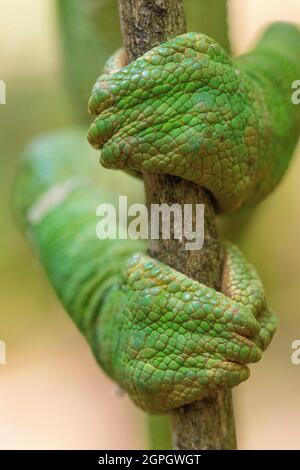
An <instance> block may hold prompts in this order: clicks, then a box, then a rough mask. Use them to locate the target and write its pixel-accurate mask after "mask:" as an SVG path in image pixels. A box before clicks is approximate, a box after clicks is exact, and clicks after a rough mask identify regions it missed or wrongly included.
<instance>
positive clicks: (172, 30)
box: [119, 0, 236, 450]
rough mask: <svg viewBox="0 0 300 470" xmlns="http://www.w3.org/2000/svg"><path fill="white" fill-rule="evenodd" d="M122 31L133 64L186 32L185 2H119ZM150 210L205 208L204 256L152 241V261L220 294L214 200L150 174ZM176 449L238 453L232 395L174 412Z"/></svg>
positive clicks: (225, 392)
mask: <svg viewBox="0 0 300 470" xmlns="http://www.w3.org/2000/svg"><path fill="white" fill-rule="evenodd" d="M119 11H120V19H121V29H122V33H123V41H124V46H125V49H126V52H127V56H128V59H129V61H131V60H134V59H136V58H137V57H139V56H140V55H142V54H144V53H145V52H146V51H148V50H149V49H151V48H152V47H154V46H156V45H158V44H160V43H161V42H163V41H166V40H167V39H170V38H172V37H175V36H177V35H178V34H182V33H184V32H185V15H184V8H183V0H119ZM144 182H145V193H146V200H147V203H148V204H149V205H150V204H161V203H167V204H173V203H179V204H180V205H181V206H182V208H183V205H184V204H193V206H194V205H195V204H201V203H202V204H204V205H205V241H204V246H203V248H202V249H201V250H197V251H186V250H185V242H186V240H185V239H182V240H172V239H171V240H162V239H161V237H160V239H159V240H151V241H150V246H149V253H150V254H151V256H153V257H155V258H157V259H159V260H161V261H163V262H164V263H166V264H168V265H170V266H172V267H173V268H175V269H176V270H177V271H180V272H182V273H184V274H186V275H187V276H189V277H192V278H194V279H196V280H198V281H199V282H202V283H204V284H206V285H208V286H210V287H214V288H216V289H219V288H220V281H221V279H220V278H221V268H222V258H223V253H222V247H221V245H220V242H219V239H218V234H217V228H216V221H215V211H214V206H213V202H212V199H211V197H210V194H209V193H208V192H207V191H206V190H205V189H204V188H199V187H198V186H196V185H195V184H193V183H191V182H189V181H184V180H182V179H180V178H175V177H172V176H168V175H154V174H145V175H144ZM171 418H172V426H173V439H174V447H175V448H177V449H195V450H196V449H198V450H199V449H201V450H202V449H235V448H236V438H235V425H234V417H233V407H232V397H231V392H230V391H229V390H220V391H218V392H216V393H214V394H211V395H209V396H208V397H206V398H204V399H203V400H199V401H196V402H194V403H191V404H190V405H186V406H183V407H181V408H178V409H176V410H174V411H173V412H172V416H171Z"/></svg>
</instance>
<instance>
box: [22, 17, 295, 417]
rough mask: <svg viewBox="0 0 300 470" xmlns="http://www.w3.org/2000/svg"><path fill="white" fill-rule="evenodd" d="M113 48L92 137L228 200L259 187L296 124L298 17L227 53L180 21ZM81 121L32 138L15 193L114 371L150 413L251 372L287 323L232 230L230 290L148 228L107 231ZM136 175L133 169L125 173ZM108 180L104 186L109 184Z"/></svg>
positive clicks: (241, 201) (249, 197) (136, 164)
mask: <svg viewBox="0 0 300 470" xmlns="http://www.w3.org/2000/svg"><path fill="white" fill-rule="evenodd" d="M124 59H125V56H124V53H122V52H118V53H117V54H116V55H115V56H114V57H113V58H112V59H110V60H109V62H108V64H107V66H106V70H105V72H104V74H103V75H102V76H101V77H100V78H99V79H98V80H97V82H96V84H95V86H94V88H93V92H92V96H91V98H90V102H89V108H90V111H91V113H92V114H93V115H95V116H96V118H95V121H94V123H93V124H92V125H91V127H90V130H89V133H88V139H89V141H90V143H91V144H92V145H93V146H94V147H96V148H97V149H98V148H99V149H102V150H101V162H102V165H103V166H104V167H106V168H119V169H124V170H126V171H129V172H135V173H139V172H154V173H167V174H170V175H176V176H179V177H182V178H184V179H186V180H190V181H193V182H194V183H197V184H198V185H199V186H203V187H205V188H206V189H207V190H209V191H210V193H211V194H212V196H213V198H214V201H215V205H216V208H217V210H218V211H219V212H220V213H224V212H229V211H233V210H235V209H238V208H240V207H243V206H246V205H253V204H256V203H258V202H259V201H260V200H262V199H263V198H264V197H265V196H267V194H269V193H270V192H271V191H272V190H273V189H274V188H275V187H276V185H277V184H278V182H279V181H280V179H281V177H282V176H283V174H284V172H285V170H286V168H287V166H288V163H289V160H290V158H291V156H292V153H293V150H294V148H295V146H296V143H297V139H298V135H299V130H300V107H299V106H295V105H293V104H292V102H291V95H292V88H291V85H292V83H293V81H294V80H296V79H299V78H300V60H299V59H300V32H299V31H298V30H297V29H296V28H295V27H293V26H291V25H287V24H275V25H273V26H271V27H270V28H269V29H268V30H267V32H266V33H265V34H264V36H263V37H262V39H261V40H260V41H259V43H258V45H257V46H256V48H255V49H254V50H253V51H252V52H250V53H249V54H247V55H244V56H242V57H239V58H237V59H234V60H232V59H231V58H230V57H229V56H228V54H227V53H226V52H225V51H224V50H223V49H222V48H221V47H220V46H219V45H218V44H217V43H216V42H215V41H214V40H213V39H210V38H208V37H207V36H205V35H203V34H198V33H188V34H185V35H183V36H179V37H177V38H175V39H173V40H170V41H169V42H166V43H165V44H162V45H161V46H159V47H156V48H154V49H152V50H151V51H149V52H148V53H146V54H145V55H144V56H143V57H141V58H139V59H138V60H136V61H135V62H133V63H131V64H130V65H128V66H124V67H122V66H123V65H124ZM93 158H94V155H93V153H92V152H91V150H90V149H89V148H88V146H87V144H86V142H85V136H84V133H83V131H82V130H81V129H70V130H66V131H61V132H57V133H55V134H50V135H48V136H44V137H42V138H40V139H38V140H36V141H35V142H34V143H33V144H32V145H31V146H29V147H28V149H27V151H26V152H25V155H24V157H23V159H22V163H21V167H20V169H19V173H18V177H17V181H16V185H15V193H14V205H15V208H16V211H17V216H18V220H19V221H20V223H21V225H22V228H23V230H24V231H25V232H26V233H27V234H28V236H29V238H30V240H31V242H32V244H33V246H34V248H35V250H36V251H37V253H38V256H39V258H40V260H41V262H42V264H43V266H44V267H45V269H46V271H47V273H48V276H49V278H50V280H51V282H52V284H53V286H54V288H55V290H56V292H57V294H58V296H59V298H60V299H61V301H62V303H63V305H64V306H65V308H66V310H67V311H68V313H69V314H70V316H71V317H72V319H73V320H74V322H75V323H76V325H77V326H78V328H79V329H80V330H81V331H82V333H83V334H84V335H85V337H86V339H87V341H88V342H89V344H90V345H91V348H92V350H93V353H94V355H95V357H96V359H97V361H98V362H99V364H100V365H101V367H102V368H103V369H104V371H105V372H106V373H107V374H108V375H109V376H110V377H111V378H112V379H113V380H115V381H116V382H118V383H119V384H120V386H121V387H122V388H123V389H124V390H126V391H127V392H128V394H129V395H130V397H131V398H132V400H133V401H134V402H135V403H136V404H137V405H138V406H140V407H142V408H143V409H144V410H146V411H148V412H154V413H157V412H166V411H169V410H171V409H173V408H176V407H179V406H181V405H184V404H187V403H190V402H192V401H194V400H197V399H199V398H201V397H203V396H205V395H207V394H209V393H210V392H212V391H214V390H216V389H217V388H220V387H234V386H236V385H238V384H239V383H240V382H242V381H244V380H246V379H247V378H248V376H249V369H248V367H247V364H248V363H251V362H256V361H258V360H259V359H260V358H261V356H262V351H263V350H264V349H265V348H266V347H267V346H268V344H269V343H270V341H271V339H272V336H273V334H274V332H275V329H276V323H277V322H276V318H275V317H274V315H273V314H272V313H271V311H270V310H269V309H268V307H267V304H266V300H265V295H264V290H263V286H262V284H261V281H260V279H259V277H258V275H257V273H256V271H255V269H254V268H253V267H252V266H251V265H250V264H248V263H247V261H246V260H245V259H244V257H243V255H242V254H241V253H240V251H239V250H238V248H236V247H235V246H233V245H231V244H229V243H225V258H224V264H223V277H222V288H221V292H217V291H215V290H214V289H211V288H208V287H206V286H205V285H203V284H200V283H199V282H197V281H195V280H193V279H190V278H188V277H186V276H185V275H183V274H181V273H179V272H177V271H175V270H174V269H172V268H171V267H169V266H167V265H165V264H163V263H161V262H158V261H157V260H155V259H152V258H151V257H149V256H147V254H146V250H147V246H146V245H145V244H144V243H143V242H142V241H139V240H99V239H97V237H96V222H97V219H96V214H95V211H96V207H97V206H98V205H99V204H100V203H102V202H105V203H107V202H111V203H115V204H117V197H118V195H117V194H116V192H115V191H114V189H113V187H114V186H116V187H119V189H121V183H120V181H121V180H120V173H119V172H115V178H114V183H113V184H112V183H111V182H110V183H109V178H108V174H110V172H109V171H107V170H106V169H104V168H98V166H97V165H96V164H95V163H94V161H93ZM128 178H129V176H128ZM99 186H100V189H99Z"/></svg>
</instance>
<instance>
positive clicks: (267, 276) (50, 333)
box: [0, 0, 300, 449]
mask: <svg viewBox="0 0 300 470" xmlns="http://www.w3.org/2000/svg"><path fill="white" fill-rule="evenodd" d="M85 1H87V0H85ZM89 1H90V0H89ZM93 1H94V2H96V1H98V2H99V3H101V2H102V3H103V10H102V14H101V17H99V18H95V22H97V21H98V25H99V24H100V25H101V28H104V30H105V31H104V33H105V34H104V35H103V36H101V35H100V34H99V30H97V28H95V40H96V38H97V41H98V42H97V44H95V40H93V45H91V47H94V49H95V51H96V50H97V54H98V55H97V57H96V56H95V62H94V66H96V67H97V69H98V67H99V70H98V71H99V72H100V70H101V64H102V63H103V60H104V59H105V57H107V55H109V54H110V53H111V52H112V50H114V49H115V48H116V47H118V46H119V45H120V41H121V38H120V33H119V30H118V23H117V18H116V7H115V0H93ZM211 1H215V0H211ZM218 1H220V0H218ZM72 2H73V6H74V4H76V3H77V4H78V5H79V4H83V3H85V2H82V1H81V2H78V1H77V0H68V1H66V0H62V2H60V3H64V6H63V7H62V6H61V8H68V5H69V7H70V8H72ZM91 3H92V2H91ZM70 5H71V6H70ZM196 5H197V0H187V16H188V26H189V30H191V29H194V30H195V29H197V30H200V29H201V27H199V28H198V27H197V21H198V18H197V8H196ZM0 11H1V15H0V79H1V80H4V81H5V82H6V85H7V104H6V105H0V158H1V170H0V184H1V186H0V190H1V198H0V340H3V341H5V342H6V347H7V363H6V365H0V422H1V426H0V448H1V449H64V448H67V449H92V448H99V449H104V448H106V449H118V448H119V449H120V448H123V449H143V448H149V447H150V446H154V447H155V446H156V447H159V443H158V442H159V436H158V433H157V434H156V435H155V436H154V438H153V437H152V444H151V443H150V439H149V422H148V417H147V416H146V415H145V414H144V413H143V412H141V411H140V410H138V409H137V408H136V407H134V405H132V404H131V403H130V402H129V400H128V398H127V397H124V396H121V395H120V393H119V392H118V390H117V389H116V387H115V385H114V384H112V383H111V382H110V380H109V379H108V378H107V377H106V376H105V375H104V374H103V373H102V372H101V371H100V370H99V369H98V367H97V366H96V364H95V362H94V359H93V357H92V355H91V354H90V351H89V349H88V347H87V345H86V344H85V342H84V340H83V338H82V337H81V336H80V334H79V333H78V332H77V330H76V328H75V327H74V326H73V324H72V323H71V321H70V320H69V318H68V317H67V315H66V314H65V313H64V311H63V309H62V307H61V306H60V304H59V302H58V300H57V299H56V297H55V295H54V293H53V291H52V290H51V287H50V286H49V284H48V282H47V280H46V278H45V275H44V273H43V271H42V269H41V267H40V266H39V265H38V263H37V262H36V260H35V259H34V257H33V255H32V254H31V252H30V250H29V247H28V245H27V244H26V243H25V242H24V241H23V239H22V237H21V236H20V235H19V233H18V232H17V230H16V228H15V225H14V222H13V220H12V216H11V210H10V192H11V184H12V181H13V177H14V173H15V169H16V164H17V159H18V155H19V154H20V153H21V151H22V149H23V147H24V145H25V143H26V142H28V141H29V140H30V139H32V137H33V136H35V135H37V134H39V133H41V132H44V131H47V130H50V129H56V128H59V127H63V126H66V125H69V124H72V123H74V122H75V121H77V120H80V119H82V121H84V120H85V118H84V117H83V118H82V116H79V115H80V112H81V113H82V112H83V115H85V111H82V109H81V110H80V112H79V110H78V106H77V109H75V108H76V105H75V106H74V103H73V104H71V100H70V89H71V92H72V93H73V94H74V93H78V96H79V95H80V93H83V95H84V94H85V90H78V89H76V86H78V83H77V84H76V83H75V84H74V83H73V82H72V77H70V75H68V73H69V74H70V73H72V70H73V69H72V67H71V72H70V68H69V72H66V68H65V65H66V54H65V52H64V49H63V47H62V36H61V32H60V23H59V21H58V19H57V3H56V1H55V0H43V1H40V0H27V1H26V2H21V1H20V0H0ZM199 18H200V13H199ZM274 20H288V21H294V22H299V23H300V3H299V0H285V1H284V2H282V1H281V0H265V1H264V2H261V1H260V0H231V1H229V15H228V21H229V26H230V38H231V45H232V50H233V52H234V53H235V54H237V53H242V52H244V51H246V50H247V49H248V48H249V47H250V45H251V43H252V42H253V41H254V40H255V38H256V36H257V34H258V32H259V30H260V29H261V28H262V26H263V25H264V24H265V23H267V22H270V21H274ZM202 21H203V19H202ZM199 24H200V20H199ZM64 26H65V29H64V31H65V32H64V35H65V36H64V40H65V43H66V44H67V43H68V41H70V40H72V37H71V36H70V35H68V34H66V31H68V25H64ZM84 28H85V26H84V25H83V24H82V22H81V20H80V15H79V21H78V29H77V31H78V34H79V33H81V34H83V36H84V34H85V30H84ZM101 28H100V29H101ZM68 60H69V61H70V62H72V61H74V60H75V59H74V57H71V56H70V54H69V55H68V57H67V61H68ZM95 64H96V65H95ZM98 64H99V65H98ZM67 65H68V64H67ZM69 65H70V64H69ZM73 65H74V63H73ZM84 67H85V64H84V60H83V59H82V62H81V61H79V62H78V64H76V67H75V69H76V68H77V72H78V73H80V70H83V69H84ZM94 78H95V77H94ZM295 79H300V77H295ZM72 87H73V88H72ZM82 99H85V96H83V98H82ZM77 105H78V103H77ZM86 120H88V118H87V117H86ZM86 122H87V121H86ZM86 126H87V124H86ZM297 153H298V155H297V154H296V156H295V157H294V160H293V162H292V164H291V166H290V169H289V171H288V174H287V175H286V177H285V179H284V181H283V183H282V184H281V185H280V187H279V188H278V189H277V191H276V192H275V193H274V195H272V196H271V197H269V198H268V199H267V200H266V201H265V202H263V203H262V204H261V205H260V206H259V207H258V208H257V210H256V211H255V213H253V214H251V216H250V217H246V218H243V217H238V218H237V217H236V218H234V219H233V220H231V221H230V224H229V223H228V222H227V223H226V224H225V226H224V224H223V228H222V229H221V230H223V232H225V233H231V234H232V236H233V238H234V239H235V240H238V242H239V245H240V246H241V248H242V250H243V251H244V252H245V253H246V255H247V256H248V258H249V259H250V260H251V261H252V262H253V263H254V264H255V265H256V267H257V268H258V270H259V272H260V274H261V277H262V279H263V281H264V283H265V286H266V291H267V295H268V299H269V303H270V305H272V307H273V309H274V310H275V311H276V312H277V313H278V315H279V317H280V329H279V332H278V334H277V336H276V338H275V340H274V342H273V344H272V346H271V347H270V349H269V350H268V351H267V352H266V353H265V355H264V358H263V360H262V361H261V362H260V363H259V364H256V365H255V366H253V367H251V369H252V374H251V377H250V379H249V380H248V381H247V382H246V383H244V384H242V385H240V386H239V387H238V388H237V389H235V391H234V402H235V413H236V421H237V434H238V443H239V448H241V449H266V448H269V449H300V426H299V423H300V400H299V389H300V365H299V366H296V365H293V364H292V362H291V354H292V349H291V343H292V342H293V341H294V340H295V339H300V315H299V306H300V251H299V240H300V209H299V195H300V188H299V180H300V155H299V153H300V151H298V152H297ZM232 227H234V229H232ZM154 427H155V420H154V421H153V420H152V425H151V428H152V429H153V428H154Z"/></svg>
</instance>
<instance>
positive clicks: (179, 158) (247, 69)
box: [89, 24, 300, 212]
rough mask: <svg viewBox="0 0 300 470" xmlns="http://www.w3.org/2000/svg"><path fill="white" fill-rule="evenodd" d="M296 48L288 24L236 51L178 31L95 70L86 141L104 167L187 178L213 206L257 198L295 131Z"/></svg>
mask: <svg viewBox="0 0 300 470" xmlns="http://www.w3.org/2000/svg"><path fill="white" fill-rule="evenodd" d="M299 57H300V33H299V31H298V30H297V29H296V28H294V27H293V26H290V25H286V24H275V25H273V26H272V27H271V28H270V29H269V30H268V31H267V32H266V34H265V35H264V37H263V38H262V39H261V41H260V42H259V44H258V46H257V47H256V48H255V49H254V50H253V52H251V53H250V54H248V55H246V56H243V57H241V58H238V59H236V60H232V59H231V58H230V57H229V55H228V54H227V53H226V52H225V51H224V50H223V49H222V48H221V47H220V46H219V45H218V44H217V43H216V42H215V41H214V40H212V39H210V38H208V37H207V36H205V35H203V34H199V33H188V34H185V35H182V36H178V37H177V38H175V39H173V40H171V41H169V42H167V43H164V44H162V45H161V46H159V47H156V48H154V49H152V50H151V51H149V52H147V53H146V54H145V55H144V56H142V57H141V58H139V59H137V60H136V61H134V62H132V63H131V64H129V65H128V66H126V67H124V68H122V69H121V70H120V71H119V72H117V73H114V74H112V75H104V76H103V75H102V76H101V77H100V79H99V80H98V81H97V83H96V84H95V86H94V89H93V93H92V96H91V99H90V103H89V107H90V112H91V113H92V114H93V115H97V116H98V117H97V118H96V119H95V121H94V123H93V125H92V126H91V128H90V130H89V141H90V142H91V144H92V145H93V146H94V147H96V148H102V151H101V163H102V164H103V165H104V166H105V167H107V168H127V169H132V170H135V171H136V170H137V171H145V172H152V173H167V174H171V175H175V176H180V177H181V178H183V179H187V180H191V181H193V182H195V183H197V184H199V185H201V186H203V187H205V188H206V189H208V190H209V191H210V192H211V193H212V195H213V196H214V198H215V201H216V205H217V207H218V209H219V211H222V212H224V211H232V210H234V209H237V208H239V207H241V206H242V205H246V204H255V203H257V202H259V201H260V200H261V199H262V198H264V197H265V196H266V195H267V194H268V193H269V192H270V191H271V190H272V189H273V188H274V187H275V186H276V185H277V184H278V182H279V180H280V179H281V177H282V175H283V173H284V172H285V170H286V168H287V165H288V162H289V160H290V158H291V156H292V153H293V150H294V148H295V145H296V143H297V140H298V135H299V129H300V111H299V107H297V106H295V105H293V104H292V102H291V84H292V82H293V81H294V80H295V79H296V77H298V76H300V61H299Z"/></svg>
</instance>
